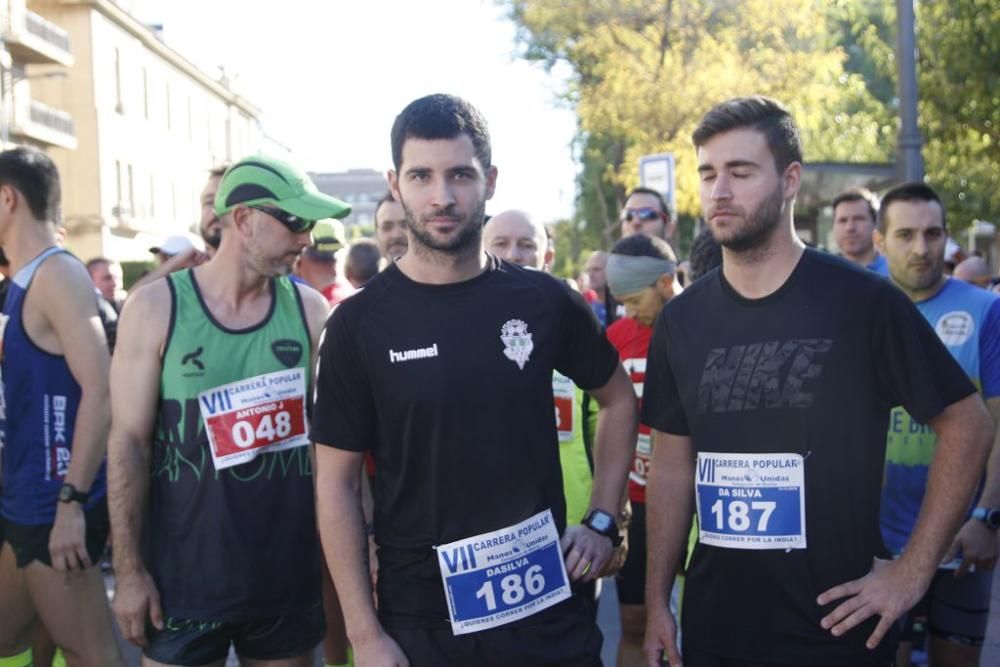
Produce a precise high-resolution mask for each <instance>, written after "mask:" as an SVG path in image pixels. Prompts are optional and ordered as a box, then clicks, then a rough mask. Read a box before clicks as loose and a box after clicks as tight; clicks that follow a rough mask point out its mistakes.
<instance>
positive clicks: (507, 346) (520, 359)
mask: <svg viewBox="0 0 1000 667" xmlns="http://www.w3.org/2000/svg"><path fill="white" fill-rule="evenodd" d="M500 340H502V341H503V346H504V350H503V353H504V356H505V357H507V358H508V359H510V360H511V361H513V362H514V363H516V364H517V367H518V368H520V369H521V370H522V371H523V370H524V365H525V364H526V363H528V357H530V356H531V351H532V350H533V349H535V345H534V343H532V342H531V334H530V333H528V325H527V324H525V323H524V322H523V321H522V320H507V321H506V322H505V323H504V325H503V327H502V328H501V329H500Z"/></svg>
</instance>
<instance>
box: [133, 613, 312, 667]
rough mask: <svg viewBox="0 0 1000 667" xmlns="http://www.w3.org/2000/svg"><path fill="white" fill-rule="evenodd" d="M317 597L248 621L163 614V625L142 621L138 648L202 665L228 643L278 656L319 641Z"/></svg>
mask: <svg viewBox="0 0 1000 667" xmlns="http://www.w3.org/2000/svg"><path fill="white" fill-rule="evenodd" d="M325 633H326V621H325V619H324V618H323V603H322V601H318V602H316V604H315V605H313V606H312V607H310V608H309V609H306V610H304V611H300V612H291V613H288V614H283V615H281V616H272V617H270V618H262V619H257V620H253V621H242V622H229V621H195V620H190V619H183V618H176V617H167V618H165V619H163V630H156V629H155V628H153V627H152V626H149V627H147V629H146V636H147V637H149V647H148V648H146V649H145V650H144V651H143V654H144V655H145V656H146V657H147V658H149V659H151V660H155V661H156V662H161V663H164V664H167V665H205V664H209V663H213V662H218V661H219V660H225V659H226V656H227V655H228V654H229V645H230V644H232V645H233V646H234V647H235V649H236V654H237V655H239V656H240V657H243V658H249V659H251V660H283V659H286V658H294V657H295V656H298V655H302V654H303V653H306V652H308V651H311V650H313V649H314V648H316V646H317V645H318V644H319V643H320V642H321V641H323V635H324V634H325Z"/></svg>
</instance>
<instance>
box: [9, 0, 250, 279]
mask: <svg viewBox="0 0 1000 667" xmlns="http://www.w3.org/2000/svg"><path fill="white" fill-rule="evenodd" d="M3 2H7V3H10V4H14V5H17V4H18V3H19V2H20V4H21V6H25V0H0V3H3ZM26 10H27V11H29V12H31V13H33V14H36V15H38V16H39V17H41V18H42V19H43V20H45V21H46V22H48V23H49V24H50V25H53V26H57V27H58V28H60V29H61V30H63V31H64V32H65V33H66V35H67V36H68V39H69V41H70V43H71V45H72V59H73V60H72V61H71V63H70V66H68V67H65V68H64V69H65V76H62V77H54V76H36V72H38V71H39V70H40V69H41V68H40V67H31V66H29V67H28V68H27V72H28V74H27V77H26V79H27V80H26V82H27V83H30V84H31V95H32V99H33V100H38V101H39V102H40V103H42V104H45V105H48V106H49V107H51V108H54V109H57V110H62V111H63V112H65V113H67V114H68V116H69V117H70V118H71V120H72V125H73V127H74V129H75V133H74V140H75V142H76V145H75V146H72V145H60V144H52V145H50V146H48V147H47V150H48V152H49V154H50V155H52V157H53V159H54V160H55V162H56V164H57V165H58V167H59V170H60V173H61V175H62V179H63V224H64V225H65V226H66V228H67V231H68V234H69V241H68V245H69V247H70V249H71V250H73V251H74V252H75V253H76V254H77V255H78V256H79V257H80V258H81V259H84V260H86V259H87V258H90V257H95V256H98V255H103V256H107V257H111V258H114V259H117V260H120V261H145V260H149V259H150V255H149V252H148V249H149V248H150V247H151V246H153V245H155V244H157V243H159V242H160V241H162V240H163V238H164V237H166V236H168V235H171V234H179V233H183V232H187V231H195V232H196V231H197V224H198V219H199V216H200V206H199V202H198V198H199V194H200V192H201V189H202V187H203V186H204V184H205V178H206V175H207V172H208V170H209V169H210V168H211V167H212V166H213V165H216V164H218V163H220V162H223V161H229V160H234V159H239V158H240V157H243V156H244V155H248V154H251V153H254V152H257V151H259V150H261V148H262V146H263V145H264V141H265V137H264V133H263V131H262V128H261V123H260V112H259V110H258V109H257V108H256V107H255V106H253V105H252V104H250V103H249V102H248V101H247V100H245V99H243V98H242V97H240V96H239V95H238V94H236V93H235V92H233V91H231V90H230V89H229V88H228V87H227V86H225V85H223V84H222V83H220V82H219V81H217V80H215V79H213V78H212V77H210V76H208V75H207V74H206V73H204V72H202V71H201V70H199V69H198V68H197V67H195V66H194V65H193V64H192V63H190V62H189V61H188V60H186V59H185V58H184V57H183V56H181V55H180V54H179V53H177V52H176V51H174V50H173V49H171V48H170V47H169V46H167V45H166V44H164V43H163V42H162V41H160V39H158V37H157V35H156V34H155V33H154V32H153V31H152V30H150V29H149V28H147V27H146V26H144V25H142V24H141V23H140V22H139V21H137V20H136V19H135V18H134V17H132V16H131V15H129V14H128V13H126V12H125V11H124V10H123V9H122V8H121V6H119V5H118V4H116V3H113V2H111V1H110V0H27V1H26ZM8 50H9V49H8ZM44 73H45V74H47V73H48V70H45V71H44Z"/></svg>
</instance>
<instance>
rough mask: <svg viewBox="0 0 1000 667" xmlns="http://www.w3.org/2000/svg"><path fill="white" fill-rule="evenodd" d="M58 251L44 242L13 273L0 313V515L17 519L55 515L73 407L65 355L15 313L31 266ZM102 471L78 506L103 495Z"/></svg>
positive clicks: (75, 391) (74, 392)
mask: <svg viewBox="0 0 1000 667" xmlns="http://www.w3.org/2000/svg"><path fill="white" fill-rule="evenodd" d="M64 252H66V251H65V250H62V249H60V248H49V249H48V250H45V251H44V252H42V253H41V254H40V255H39V256H38V257H36V258H35V259H33V260H32V261H31V262H30V263H28V264H27V265H25V266H24V267H23V268H22V269H21V270H20V271H18V272H17V274H16V275H14V277H13V278H12V279H11V285H10V290H9V291H8V293H7V300H6V302H5V303H4V306H3V314H2V315H0V379H2V384H3V392H2V401H0V429H2V431H3V433H4V447H3V450H2V451H3V493H2V495H0V514H2V515H3V517H4V518H5V519H7V520H8V521H11V522H13V523H16V524H21V525H40V524H48V523H52V522H53V521H54V520H55V514H56V503H57V502H58V501H57V498H56V497H57V495H58V493H59V487H60V486H62V484H63V482H64V481H65V479H66V473H67V471H68V470H69V464H70V460H71V455H72V451H71V450H72V444H73V431H74V428H75V426H76V412H77V408H78V407H79V405H80V385H79V384H77V381H76V380H75V379H74V378H73V375H72V373H70V370H69V366H68V365H67V364H66V358H65V357H63V356H62V355H57V354H51V353H49V352H46V351H45V350H42V349H41V348H39V347H38V346H37V345H35V343H34V342H33V341H32V340H31V338H29V337H28V333H27V332H26V331H25V329H24V318H23V312H22V311H23V308H24V299H25V297H26V296H27V294H28V289H29V288H30V287H31V281H32V279H33V278H34V277H35V272H36V271H37V270H38V267H39V266H41V264H42V262H44V261H45V260H46V259H48V258H49V257H52V256H53V255H55V254H58V253H64ZM67 254H68V253H67ZM95 298H96V296H95ZM104 475H105V472H104V464H103V463H102V464H101V468H100V470H98V473H97V476H96V477H95V478H94V482H93V484H92V485H91V487H90V489H89V490H90V500H89V502H88V503H87V507H86V509H91V508H93V507H94V506H95V505H97V504H98V503H99V502H101V501H102V500H103V498H104V496H105V493H106V484H105V476H104Z"/></svg>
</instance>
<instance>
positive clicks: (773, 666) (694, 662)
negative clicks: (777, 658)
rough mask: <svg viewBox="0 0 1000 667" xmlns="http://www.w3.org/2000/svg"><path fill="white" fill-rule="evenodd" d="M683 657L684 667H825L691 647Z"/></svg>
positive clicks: (868, 663) (861, 665)
mask: <svg viewBox="0 0 1000 667" xmlns="http://www.w3.org/2000/svg"><path fill="white" fill-rule="evenodd" d="M682 657H683V658H684V667H823V665H822V664H821V663H809V664H808V665H794V664H785V663H774V662H754V661H753V660H740V659H739V658H724V657H722V656H717V655H711V654H709V653H704V652H702V651H699V650H697V649H694V648H692V647H690V646H685V647H684V655H683V656H682ZM663 664H666V663H663ZM892 664H893V659H892V658H890V659H882V658H874V657H872V658H871V659H870V660H862V661H860V662H857V663H855V664H854V665H853V666H852V667H892Z"/></svg>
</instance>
